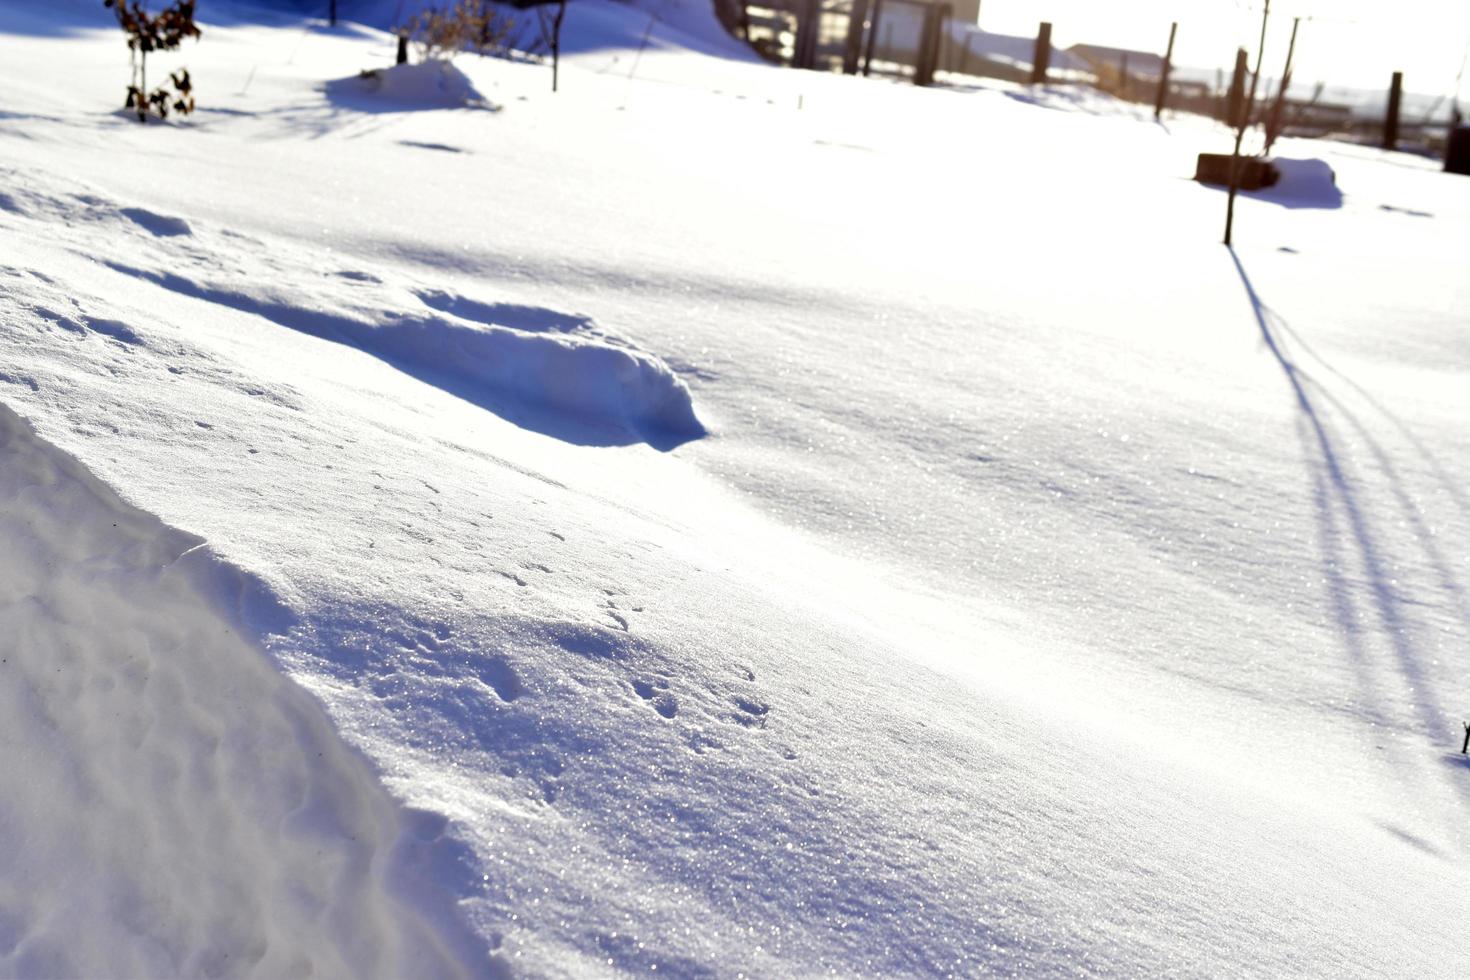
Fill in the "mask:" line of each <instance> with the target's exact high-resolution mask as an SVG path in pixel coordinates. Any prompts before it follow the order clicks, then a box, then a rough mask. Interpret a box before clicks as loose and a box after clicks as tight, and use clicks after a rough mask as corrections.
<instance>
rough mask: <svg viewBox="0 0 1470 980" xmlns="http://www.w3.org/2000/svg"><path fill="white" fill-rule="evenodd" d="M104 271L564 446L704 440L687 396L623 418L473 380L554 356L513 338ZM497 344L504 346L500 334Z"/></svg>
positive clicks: (544, 314)
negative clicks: (308, 339)
mask: <svg viewBox="0 0 1470 980" xmlns="http://www.w3.org/2000/svg"><path fill="white" fill-rule="evenodd" d="M105 264H106V265H107V266H108V267H109V268H111V269H113V270H114V271H117V272H121V273H123V274H124V275H129V276H134V277H136V278H139V279H143V280H146V281H148V282H152V283H154V284H155V285H157V286H161V287H163V288H164V289H168V290H170V291H171V292H175V293H178V294H180V295H184V296H189V297H192V298H194V299H200V300H204V301H206V302H210V303H215V304H218V305H220V306H224V307H228V308H230V309H234V310H239V311H241V312H244V313H251V314H254V315H257V316H261V317H264V318H265V319H267V320H270V321H271V322H273V323H276V324H279V325H280V326H283V327H286V328H288V329H291V330H295V331H298V332H300V333H305V334H309V335H311V336H314V337H319V338H322V339H324V340H330V341H333V342H335V343H338V344H342V345H343V346H347V347H352V348H355V349H357V350H360V351H362V352H363V353H365V354H368V355H370V356H372V357H375V358H377V359H378V360H380V361H383V362H385V363H387V364H388V365H390V366H391V367H393V368H395V369H396V370H398V371H400V372H402V373H403V374H406V375H408V376H410V377H412V378H415V379H417V380H419V381H422V382H424V383H425V384H428V385H430V386H432V387H435V388H438V389H440V390H442V391H444V392H446V393H448V394H451V395H453V396H455V397H456V398H459V399H461V400H462V401H466V402H469V403H470V404H472V405H474V406H476V407H477V408H481V409H484V410H485V411H488V412H490V413H492V414H494V415H498V416H499V417H500V418H502V419H505V420H506V421H507V422H510V423H511V424H513V425H516V426H519V427H520V428H523V429H528V430H530V431H532V432H539V433H541V434H542V435H548V436H551V437H553V438H556V439H560V440H561V441H563V442H568V443H571V444H573V445H579V446H604V447H606V446H629V445H635V444H637V443H640V442H641V443H645V444H647V445H648V446H650V447H651V448H653V449H657V450H659V451H661V452H668V451H670V450H673V449H676V448H678V447H679V446H681V445H683V444H684V443H686V442H690V441H692V440H694V439H699V438H701V437H703V436H704V435H706V431H705V429H704V427H703V426H702V425H701V424H700V422H699V420H698V419H697V418H696V417H695V415H694V410H693V407H692V405H690V404H689V402H688V392H687V391H681V390H680V389H678V388H675V387H673V386H672V385H671V386H670V388H669V390H668V391H667V392H666V393H665V398H664V401H663V402H662V403H659V404H655V405H652V406H650V405H646V404H644V403H641V402H635V403H634V405H633V409H632V410H634V411H638V412H644V411H645V410H647V411H648V412H651V413H652V414H637V415H633V416H627V415H619V414H617V412H616V406H613V407H609V406H605V405H599V404H596V403H589V404H587V405H585V406H580V407H579V406H576V405H572V404H557V403H556V402H555V401H554V400H548V397H547V395H546V393H545V392H543V391H538V390H535V386H534V385H532V386H531V387H528V388H527V387H523V388H521V389H519V390H518V389H517V387H516V386H515V385H514V384H513V383H507V382H506V380H505V379H504V378H499V377H497V376H495V375H493V374H492V375H490V376H482V375H480V374H479V373H477V371H478V370H479V369H481V368H484V367H486V366H489V367H494V366H495V362H496V360H497V358H500V357H507V356H508V357H510V358H513V359H516V363H522V362H524V363H525V364H526V365H532V364H535V363H538V362H540V361H542V360H544V359H546V358H548V357H554V356H555V355H556V352H555V351H549V350H547V349H538V350H535V351H526V350H524V349H522V347H523V344H524V342H523V341H522V342H521V343H519V344H518V343H516V338H515V337H510V338H509V340H510V341H511V343H512V346H511V347H509V348H506V347H503V346H496V343H497V342H496V338H495V337H494V336H493V335H490V334H485V333H482V332H479V331H475V330H465V329H460V328H458V327H456V326H454V325H453V324H450V323H446V322H445V321H443V320H441V319H437V318H434V317H420V316H414V315H411V314H410V315H397V316H395V318H394V320H393V322H392V323H391V324H390V325H386V326H379V327H365V326H364V325H363V324H361V323H358V322H356V321H353V320H351V319H350V318H344V317H341V316H337V315H335V314H333V313H329V312H323V311H318V310H311V309H306V308H303V307H300V306H296V305H293V304H290V303H286V302H277V301H273V300H270V299H265V298H261V297H258V296H252V295H246V294H243V293H238V292H234V291H232V290H229V289H226V288H221V287H214V286H211V285H208V284H206V283H201V282H196V281H194V280H192V279H189V278H187V277H184V276H181V275H176V274H174V273H171V272H159V271H152V270H145V269H140V268H136V267H134V266H129V265H126V264H124V263H121V262H115V261H105ZM480 305H481V306H488V304H480ZM505 311H512V312H514V311H520V313H521V315H522V317H523V318H524V322H526V323H528V324H529V325H530V329H529V330H528V329H521V328H519V327H518V326H512V328H511V329H512V330H516V331H518V332H519V333H520V334H522V335H525V336H533V335H534V334H535V333H539V332H541V331H542V330H544V329H545V325H546V324H548V323H551V322H554V321H556V320H557V319H558V318H559V319H560V320H562V321H570V320H573V319H575V318H573V317H570V316H568V315H567V314H559V313H557V312H556V311H553V310H542V309H539V308H532V307H524V306H515V305H512V304H502V306H501V307H500V310H499V312H500V313H501V315H502V319H501V322H502V323H504V322H506V321H511V322H512V323H515V321H514V320H513V318H512V317H510V316H507V315H505ZM527 311H530V312H527ZM500 339H501V340H505V339H507V338H506V336H505V335H504V334H501V335H500ZM604 346H606V345H604ZM609 349H610V348H609ZM426 352H427V353H426ZM590 357H591V358H592V360H590V361H586V362H582V361H578V362H563V365H564V367H565V368H566V369H567V370H569V371H573V372H575V371H579V370H581V371H587V370H592V371H596V370H597V369H598V368H599V367H607V365H606V364H605V363H604V359H603V358H602V357H601V356H600V354H598V353H597V352H592V353H591V354H590ZM621 367H623V365H622V364H621V363H617V364H613V365H611V368H612V373H611V375H610V376H615V375H616V372H617V369H619V368H621ZM604 373H607V372H604ZM563 383H564V385H569V386H575V385H576V384H578V383H581V384H586V385H596V384H606V383H607V379H606V378H603V379H601V380H596V379H593V378H587V377H584V378H581V379H580V382H579V379H578V378H577V377H567V378H566V379H564V382H563ZM630 397H633V396H630ZM681 397H682V399H683V401H682V404H681V403H680V398H681Z"/></svg>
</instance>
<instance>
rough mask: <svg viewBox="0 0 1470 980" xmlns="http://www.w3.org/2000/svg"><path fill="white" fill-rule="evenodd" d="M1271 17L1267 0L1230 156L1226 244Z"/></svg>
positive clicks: (1226, 206)
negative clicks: (1259, 39)
mask: <svg viewBox="0 0 1470 980" xmlns="http://www.w3.org/2000/svg"><path fill="white" fill-rule="evenodd" d="M1270 19H1271V0H1266V9H1265V10H1264V11H1263V12H1262V13H1261V44H1260V47H1259V48H1257V49H1256V71H1255V74H1253V75H1252V76H1251V94H1250V97H1249V98H1248V99H1246V100H1245V106H1244V111H1243V112H1242V113H1241V114H1240V126H1239V127H1238V128H1237V129H1236V130H1235V151H1234V152H1233V153H1232V154H1231V157H1230V197H1229V199H1228V200H1227V201H1226V203H1225V244H1226V245H1227V246H1229V245H1230V244H1231V235H1232V233H1233V232H1234V230H1235V192H1236V191H1238V190H1240V144H1241V142H1242V141H1243V140H1244V139H1245V131H1246V127H1248V126H1249V125H1250V121H1251V111H1252V110H1253V109H1254V107H1255V104H1256V83H1257V82H1259V81H1260V80H1261V63H1262V62H1263V61H1265V59H1266V24H1267V22H1268V21H1270Z"/></svg>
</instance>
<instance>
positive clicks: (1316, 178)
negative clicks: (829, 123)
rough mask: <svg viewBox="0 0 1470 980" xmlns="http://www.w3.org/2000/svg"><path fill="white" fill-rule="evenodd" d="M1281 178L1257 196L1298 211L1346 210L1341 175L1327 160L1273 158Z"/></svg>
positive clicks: (1272, 162)
mask: <svg viewBox="0 0 1470 980" xmlns="http://www.w3.org/2000/svg"><path fill="white" fill-rule="evenodd" d="M1271 165H1272V166H1274V167H1275V168H1276V172H1277V173H1278V174H1280V175H1281V176H1280V178H1279V179H1278V180H1277V181H1276V183H1274V184H1272V185H1271V186H1270V187H1268V188H1266V189H1265V190H1262V191H1259V192H1257V193H1256V194H1255V195H1254V196H1256V197H1259V198H1262V199H1263V200H1267V201H1273V202H1275V203H1277V204H1281V205H1283V206H1285V207H1294V208H1339V207H1342V191H1340V190H1338V188H1337V174H1336V173H1334V172H1333V170H1332V167H1331V166H1330V165H1329V164H1328V163H1327V161H1326V160H1318V159H1306V160H1293V159H1282V158H1275V159H1272V161H1271Z"/></svg>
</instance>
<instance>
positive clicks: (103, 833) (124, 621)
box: [0, 406, 483, 977]
mask: <svg viewBox="0 0 1470 980" xmlns="http://www.w3.org/2000/svg"><path fill="white" fill-rule="evenodd" d="M0 540H3V541H4V543H5V561H4V562H3V564H0V635H3V636H4V637H5V642H4V648H3V654H0V671H3V674H0V678H3V683H0V744H4V746H5V754H6V768H7V772H8V773H9V777H8V778H7V779H6V781H5V794H4V803H3V809H0V815H3V817H0V834H3V835H4V840H5V853H6V861H5V873H4V875H3V877H0V972H3V973H4V974H5V975H6V976H15V977H79V976H224V975H234V974H241V973H253V974H255V975H258V976H275V977H288V976H292V977H302V976H348V975H351V976H462V975H469V974H471V973H475V972H479V971H480V970H481V969H483V967H482V966H480V965H478V964H481V963H483V960H482V959H481V957H479V956H476V955H475V950H474V945H475V944H474V942H473V940H471V939H470V938H469V937H468V936H465V935H461V934H460V930H459V929H458V927H457V926H455V925H454V919H453V912H452V910H451V909H449V908H448V907H447V903H446V902H445V900H444V899H445V897H444V896H442V895H439V894H436V893H435V892H434V891H433V890H432V888H433V884H432V880H431V879H430V877H429V876H430V875H431V874H439V875H442V874H443V873H444V871H445V870H446V869H452V867H453V864H454V862H455V861H456V855H455V854H454V853H453V852H452V850H450V849H448V847H447V842H444V841H442V832H443V826H444V824H443V820H442V819H440V818H437V817H435V816H434V815H433V814H416V815H410V814H406V813H403V812H402V811H401V810H400V809H399V808H398V807H397V806H396V805H395V804H394V803H393V802H392V801H391V800H390V799H389V798H388V796H387V794H386V793H384V792H383V790H382V788H381V787H380V786H379V784H378V782H377V780H376V778H375V776H374V774H373V772H372V770H371V769H370V768H369V767H368V766H367V765H366V764H365V763H364V762H363V760H361V759H360V758H359V757H358V756H357V755H356V754H355V753H354V752H352V751H351V750H350V749H348V748H347V747H346V746H344V745H342V744H341V741H340V739H339V738H338V737H337V735H336V733H335V732H334V731H333V730H332V727H331V725H330V724H329V723H328V721H327V719H326V718H325V717H324V716H323V715H322V712H321V709H320V708H319V707H318V706H317V705H315V704H313V703H312V701H311V699H310V698H309V697H308V696H307V695H306V694H305V693H304V692H302V691H301V690H300V689H299V688H297V687H296V686H295V685H294V684H291V683H290V682H289V681H287V680H286V679H285V678H283V677H282V676H281V675H280V674H279V673H277V672H276V671H275V670H273V669H272V668H271V667H270V665H269V664H268V663H267V662H266V660H265V659H264V658H263V657H262V656H261V654H260V651H259V650H258V649H256V648H254V647H252V645H251V644H250V642H249V641H248V640H247V639H246V638H245V637H244V636H242V635H241V627H242V626H244V627H245V629H246V631H247V632H255V631H258V630H260V629H262V628H265V629H271V628H274V629H279V628H282V627H283V626H284V625H285V622H286V621H289V618H290V614H289V613H288V612H286V611H285V610H283V609H280V608H278V607H274V606H273V604H272V602H271V600H270V599H269V598H268V597H267V596H265V595H263V594H261V591H260V589H259V587H258V585H257V584H256V583H254V582H252V581H250V580H249V579H248V578H246V577H244V576H241V575H240V574H238V573H237V572H234V571H232V570H230V569H229V568H228V567H226V566H223V565H221V564H220V563H219V561H218V560H217V559H216V558H215V557H214V556H213V555H212V554H211V553H210V551H209V548H208V546H207V545H206V544H205V543H204V542H203V541H201V540H199V539H198V538H195V537H192V536H191V535H187V534H184V533H182V532H180V531H176V530H174V529H172V528H169V527H166V526H164V525H163V524H160V523H159V521H158V519H157V518H155V517H152V516H150V515H147V514H144V513H141V512H140V511H138V510H136V509H134V508H132V507H129V506H128V505H127V504H125V503H123V502H122V501H120V500H118V499H117V497H116V496H115V495H114V494H113V493H112V492H111V491H110V490H108V489H107V488H106V487H104V486H101V485H99V484H98V483H97V482H96V481H95V480H94V479H93V478H92V477H91V476H90V475H89V474H88V473H87V472H86V471H85V470H84V469H83V468H82V467H81V466H79V465H78V464H77V463H76V462H75V461H74V460H72V459H69V458H67V457H66V456H65V455H64V454H62V453H59V452H57V451H56V450H55V449H53V448H51V447H49V446H47V445H46V444H45V443H43V442H41V441H40V440H38V439H36V438H35V436H34V435H33V434H32V433H31V431H30V430H29V427H28V426H26V425H25V423H24V422H22V421H21V420H19V419H18V418H16V416H15V415H14V414H13V413H12V412H11V411H10V410H9V409H6V408H4V407H3V406H0ZM224 603H228V605H222V604H224ZM247 613H248V615H247ZM436 910H437V911H436ZM426 914H434V915H436V917H437V919H438V922H437V923H435V924H433V925H432V926H431V924H430V923H428V922H425V921H424V917H425V915H426ZM451 936H452V937H455V938H454V945H453V946H447V945H446V937H451ZM456 947H457V948H456Z"/></svg>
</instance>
